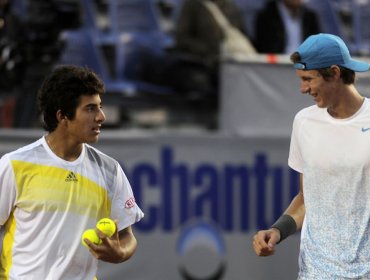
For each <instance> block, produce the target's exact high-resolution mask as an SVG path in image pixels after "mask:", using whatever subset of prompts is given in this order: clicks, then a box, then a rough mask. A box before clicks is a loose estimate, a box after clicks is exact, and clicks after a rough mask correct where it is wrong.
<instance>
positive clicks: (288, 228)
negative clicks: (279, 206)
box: [271, 214, 297, 243]
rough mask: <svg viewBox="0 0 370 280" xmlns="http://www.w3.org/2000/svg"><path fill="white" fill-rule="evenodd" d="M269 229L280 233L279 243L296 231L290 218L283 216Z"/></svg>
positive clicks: (293, 221)
mask: <svg viewBox="0 0 370 280" xmlns="http://www.w3.org/2000/svg"><path fill="white" fill-rule="evenodd" d="M271 228H276V229H278V230H279V231H280V240H279V242H278V243H280V242H281V241H283V240H284V239H285V238H287V237H288V236H289V235H292V234H293V233H295V232H296V231H297V224H296V222H295V220H294V219H293V218H292V217H291V216H289V215H287V214H284V215H282V216H281V217H280V218H279V219H278V220H277V221H276V222H275V223H274V224H273V225H272V226H271Z"/></svg>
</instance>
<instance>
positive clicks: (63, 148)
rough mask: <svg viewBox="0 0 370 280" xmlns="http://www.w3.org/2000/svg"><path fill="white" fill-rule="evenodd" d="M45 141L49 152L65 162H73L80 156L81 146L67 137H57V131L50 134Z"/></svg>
mask: <svg viewBox="0 0 370 280" xmlns="http://www.w3.org/2000/svg"><path fill="white" fill-rule="evenodd" d="M45 139H46V143H47V144H48V146H49V148H50V150H51V151H52V152H53V153H54V154H55V155H57V156H58V157H60V158H62V159H64V160H66V161H74V160H76V159H77V158H78V157H79V156H80V154H81V151H82V145H83V144H81V143H76V142H75V141H73V140H71V139H70V138H68V137H63V136H62V135H58V132H57V131H54V132H51V133H50V134H48V135H47V136H46V137H45Z"/></svg>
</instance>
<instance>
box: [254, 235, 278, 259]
mask: <svg viewBox="0 0 370 280" xmlns="http://www.w3.org/2000/svg"><path fill="white" fill-rule="evenodd" d="M279 240H280V231H279V230H278V229H276V228H271V229H268V230H260V231H259V232H257V233H256V234H255V235H254V237H253V249H254V252H255V253H256V254H257V255H258V256H262V257H266V256H271V255H273V254H274V253H275V245H276V244H277V243H278V242H279Z"/></svg>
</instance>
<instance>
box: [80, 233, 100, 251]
mask: <svg viewBox="0 0 370 280" xmlns="http://www.w3.org/2000/svg"><path fill="white" fill-rule="evenodd" d="M84 239H88V240H90V241H91V242H92V243H94V244H96V245H100V244H102V241H101V239H100V238H99V236H98V234H97V233H96V231H95V229H87V230H85V231H84V233H83V234H82V237H81V241H82V244H83V245H84V246H85V247H89V246H88V245H87V243H86V242H85V240H84Z"/></svg>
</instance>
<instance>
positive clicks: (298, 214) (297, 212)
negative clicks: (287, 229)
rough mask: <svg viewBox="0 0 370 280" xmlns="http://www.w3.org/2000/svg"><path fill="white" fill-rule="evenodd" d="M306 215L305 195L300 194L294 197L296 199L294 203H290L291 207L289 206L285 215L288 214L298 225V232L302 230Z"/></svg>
mask: <svg viewBox="0 0 370 280" xmlns="http://www.w3.org/2000/svg"><path fill="white" fill-rule="evenodd" d="M305 213H306V210H305V207H304V198H303V193H301V192H299V193H298V194H297V195H296V196H295V197H294V199H293V200H292V202H291V203H290V205H289V206H288V208H287V209H286V211H285V212H284V214H287V215H289V216H291V217H292V218H293V219H294V221H295V222H296V225H297V230H299V229H301V228H302V224H303V219H304V216H305Z"/></svg>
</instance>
